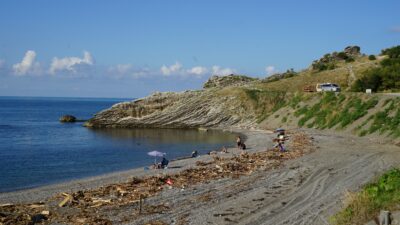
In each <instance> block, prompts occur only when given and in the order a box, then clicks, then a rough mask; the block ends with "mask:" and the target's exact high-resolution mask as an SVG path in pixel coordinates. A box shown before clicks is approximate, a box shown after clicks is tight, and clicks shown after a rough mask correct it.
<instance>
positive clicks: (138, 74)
mask: <svg viewBox="0 0 400 225" xmlns="http://www.w3.org/2000/svg"><path fill="white" fill-rule="evenodd" d="M151 74H152V72H151V71H150V69H149V68H140V69H137V70H135V71H133V73H132V74H131V75H132V77H133V78H136V79H137V78H142V77H147V76H149V75H151Z"/></svg>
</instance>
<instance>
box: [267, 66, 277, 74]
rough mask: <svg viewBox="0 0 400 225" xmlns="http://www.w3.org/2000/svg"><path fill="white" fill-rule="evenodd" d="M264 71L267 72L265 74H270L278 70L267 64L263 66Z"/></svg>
mask: <svg viewBox="0 0 400 225" xmlns="http://www.w3.org/2000/svg"><path fill="white" fill-rule="evenodd" d="M265 72H267V75H272V74H274V73H277V72H278V71H277V70H276V68H275V67H274V66H267V67H265Z"/></svg>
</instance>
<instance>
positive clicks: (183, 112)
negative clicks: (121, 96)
mask: <svg viewBox="0 0 400 225" xmlns="http://www.w3.org/2000/svg"><path fill="white" fill-rule="evenodd" d="M254 118H255V116H254V114H252V113H250V112H246V110H245V108H244V107H241V102H240V100H239V99H237V97H235V96H229V95H228V96H218V95H217V94H216V92H215V91H209V90H202V91H186V92H180V93H174V92H165V93H154V94H152V95H150V96H148V97H146V98H142V99H138V100H135V101H132V102H123V103H119V104H116V105H114V106H112V107H111V108H110V109H107V110H104V111H101V112H100V113H98V114H96V115H95V117H94V118H92V119H90V120H89V121H88V122H86V123H85V126H87V127H94V128H100V127H121V128H134V127H152V128H197V127H228V126H234V125H238V126H239V125H240V126H251V125H252V124H253V123H255V119H254Z"/></svg>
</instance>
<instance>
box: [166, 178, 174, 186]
mask: <svg viewBox="0 0 400 225" xmlns="http://www.w3.org/2000/svg"><path fill="white" fill-rule="evenodd" d="M165 183H166V184H168V185H172V184H174V182H173V181H172V180H171V178H167V180H166V181H165Z"/></svg>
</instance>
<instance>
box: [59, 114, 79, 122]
mask: <svg viewBox="0 0 400 225" xmlns="http://www.w3.org/2000/svg"><path fill="white" fill-rule="evenodd" d="M76 121H77V120H76V117H75V116H72V115H64V116H62V117H61V118H60V122H61V123H75V122H76Z"/></svg>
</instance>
